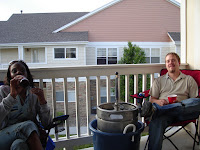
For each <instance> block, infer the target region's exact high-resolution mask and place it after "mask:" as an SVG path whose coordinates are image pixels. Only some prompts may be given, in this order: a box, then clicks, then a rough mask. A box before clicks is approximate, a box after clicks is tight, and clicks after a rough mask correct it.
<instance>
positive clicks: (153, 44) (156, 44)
mask: <svg viewBox="0 0 200 150" xmlns="http://www.w3.org/2000/svg"><path fill="white" fill-rule="evenodd" d="M131 43H132V44H133V45H137V46H140V47H149V46H150V47H161V46H172V45H174V43H173V42H131ZM102 46H104V47H105V46H107V47H113V46H114V47H124V46H128V42H89V43H88V44H87V45H86V47H102Z"/></svg>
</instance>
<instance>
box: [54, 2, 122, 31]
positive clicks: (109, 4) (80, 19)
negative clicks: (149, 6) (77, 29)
mask: <svg viewBox="0 0 200 150" xmlns="http://www.w3.org/2000/svg"><path fill="white" fill-rule="evenodd" d="M121 1H123V0H114V1H111V2H110V3H108V4H106V5H104V6H102V7H100V8H98V9H95V10H94V11H92V12H90V13H88V14H86V15H84V16H82V17H80V18H78V19H76V20H74V21H72V22H70V23H68V24H66V25H64V26H62V27H60V28H59V29H56V30H55V31H53V33H58V32H60V31H62V30H63V29H65V28H68V27H70V26H72V25H74V24H76V23H78V22H80V21H82V20H84V19H86V18H88V17H90V16H92V15H94V14H96V13H98V12H100V11H102V10H104V9H106V8H108V7H111V6H113V5H115V4H117V3H119V2H121Z"/></svg>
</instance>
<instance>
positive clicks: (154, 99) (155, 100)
mask: <svg viewBox="0 0 200 150" xmlns="http://www.w3.org/2000/svg"><path fill="white" fill-rule="evenodd" d="M150 102H151V103H156V104H158V105H160V106H164V105H167V104H169V102H168V101H167V100H165V99H157V98H155V97H152V96H151V99H150Z"/></svg>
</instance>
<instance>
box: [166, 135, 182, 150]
mask: <svg viewBox="0 0 200 150" xmlns="http://www.w3.org/2000/svg"><path fill="white" fill-rule="evenodd" d="M163 136H164V139H167V140H168V141H169V142H170V143H171V144H172V145H173V146H174V148H175V149H176V150H178V147H177V146H176V145H175V144H174V143H173V142H172V140H170V138H169V137H167V136H166V135H163Z"/></svg>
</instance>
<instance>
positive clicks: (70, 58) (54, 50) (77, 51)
mask: <svg viewBox="0 0 200 150" xmlns="http://www.w3.org/2000/svg"><path fill="white" fill-rule="evenodd" d="M55 48H64V58H55ZM67 48H75V49H76V58H66V49H67ZM53 59H54V60H78V48H77V47H63V46H59V47H53Z"/></svg>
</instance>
